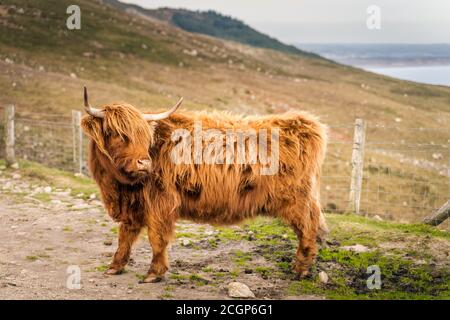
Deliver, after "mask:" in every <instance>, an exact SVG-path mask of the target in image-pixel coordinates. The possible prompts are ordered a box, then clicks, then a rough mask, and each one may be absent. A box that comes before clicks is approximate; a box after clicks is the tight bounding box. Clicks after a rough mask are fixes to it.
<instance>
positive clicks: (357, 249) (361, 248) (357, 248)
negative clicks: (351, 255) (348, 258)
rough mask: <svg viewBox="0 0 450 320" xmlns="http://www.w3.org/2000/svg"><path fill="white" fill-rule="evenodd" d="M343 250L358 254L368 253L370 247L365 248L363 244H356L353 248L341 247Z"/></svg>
mask: <svg viewBox="0 0 450 320" xmlns="http://www.w3.org/2000/svg"><path fill="white" fill-rule="evenodd" d="M341 248H342V249H343V250H347V251H353V252H356V253H361V252H368V251H370V250H369V248H368V247H366V246H363V245H362V244H355V245H353V246H344V247H341Z"/></svg>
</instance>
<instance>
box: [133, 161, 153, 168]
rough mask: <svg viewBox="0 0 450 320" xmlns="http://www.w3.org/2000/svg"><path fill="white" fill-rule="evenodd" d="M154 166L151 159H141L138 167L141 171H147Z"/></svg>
mask: <svg viewBox="0 0 450 320" xmlns="http://www.w3.org/2000/svg"><path fill="white" fill-rule="evenodd" d="M151 164H152V161H151V160H149V159H139V160H138V161H137V165H138V167H139V170H145V169H148V168H149V167H150V166H151Z"/></svg>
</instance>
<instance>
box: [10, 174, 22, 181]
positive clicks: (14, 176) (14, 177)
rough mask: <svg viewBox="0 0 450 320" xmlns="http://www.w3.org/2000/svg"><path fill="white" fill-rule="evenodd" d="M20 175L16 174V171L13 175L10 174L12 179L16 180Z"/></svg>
mask: <svg viewBox="0 0 450 320" xmlns="http://www.w3.org/2000/svg"><path fill="white" fill-rule="evenodd" d="M21 177H22V176H21V175H20V174H18V173H14V174H13V175H12V178H13V179H14V180H17V179H20V178H21Z"/></svg>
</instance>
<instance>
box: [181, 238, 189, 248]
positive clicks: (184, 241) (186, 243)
mask: <svg viewBox="0 0 450 320" xmlns="http://www.w3.org/2000/svg"><path fill="white" fill-rule="evenodd" d="M190 244H191V240H189V239H183V241H181V245H182V246H183V247H187V246H188V245H190Z"/></svg>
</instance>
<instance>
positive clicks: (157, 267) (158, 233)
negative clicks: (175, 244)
mask: <svg viewBox="0 0 450 320" xmlns="http://www.w3.org/2000/svg"><path fill="white" fill-rule="evenodd" d="M173 229H174V224H172V223H171V222H169V223H167V224H164V225H161V224H157V223H151V226H150V227H149V228H148V239H149V241H150V245H151V247H152V251H153V257H152V263H151V265H150V269H149V270H148V273H147V277H146V278H145V279H144V280H143V282H146V283H148V282H159V281H161V280H162V279H163V278H164V274H165V273H166V271H167V270H168V269H169V259H168V255H167V246H168V245H169V243H170V240H171V239H172V235H173Z"/></svg>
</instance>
